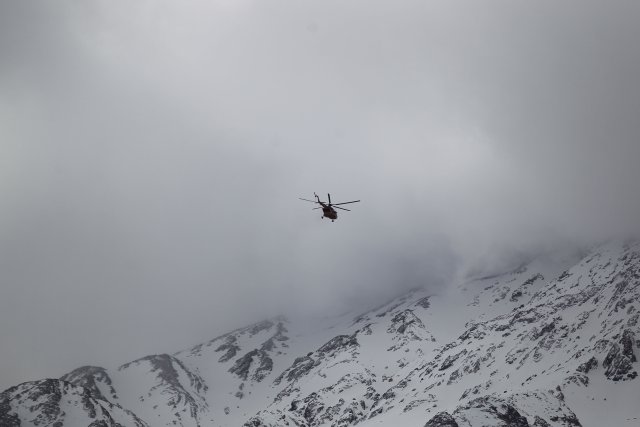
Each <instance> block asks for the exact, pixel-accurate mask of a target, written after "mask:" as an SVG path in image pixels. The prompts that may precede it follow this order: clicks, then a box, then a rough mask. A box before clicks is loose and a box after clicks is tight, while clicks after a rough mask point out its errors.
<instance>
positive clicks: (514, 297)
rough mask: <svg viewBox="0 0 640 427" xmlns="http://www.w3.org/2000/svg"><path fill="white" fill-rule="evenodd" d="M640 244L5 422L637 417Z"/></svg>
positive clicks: (264, 325)
mask: <svg viewBox="0 0 640 427" xmlns="http://www.w3.org/2000/svg"><path fill="white" fill-rule="evenodd" d="M639 320H640V244H638V243H628V244H622V243H610V244H607V245H604V246H601V247H598V248H596V249H594V250H592V251H590V252H589V253H587V254H586V255H585V254H582V255H577V254H576V255H564V256H548V257H539V258H536V259H534V260H533V261H531V262H529V263H527V264H525V265H523V266H521V267H519V268H518V269H516V270H514V271H509V272H506V273H503V274H499V275H495V276H492V277H482V278H477V279H473V280H468V281H466V282H464V283H460V284H452V285H451V286H450V287H448V288H447V290H446V291H445V292H443V293H440V294H436V295H433V294H430V293H429V292H428V291H426V290H415V291H412V292H410V293H407V294H405V295H402V296H401V297H399V298H396V299H394V300H393V301H390V302H388V303H386V304H384V305H382V306H380V307H378V308H375V309H373V310H370V311H368V312H366V313H362V314H358V315H345V316H341V317H338V318H331V319H326V320H325V321H324V322H318V321H316V320H314V321H311V320H309V321H305V320H300V319H298V320H295V321H293V320H288V319H286V318H274V319H269V320H266V321H264V322H261V323H257V324H254V325H251V326H248V327H245V328H241V329H237V330H235V331H232V332H229V333H227V334H225V335H222V336H219V337H217V338H214V339H212V340H211V341H208V342H205V343H202V344H199V345H196V346H194V347H193V348H190V349H186V350H183V351H179V352H177V353H173V354H160V355H151V356H146V357H143V358H141V359H138V360H135V361H132V362H130V363H127V364H125V365H122V366H121V367H119V368H117V369H113V370H112V369H104V368H99V367H92V366H86V367H82V368H78V369H76V370H74V371H73V372H70V373H69V374H67V375H64V376H63V377H62V378H60V379H46V380H42V381H35V382H28V383H24V384H20V385H18V386H15V387H12V388H9V389H7V390H5V391H4V392H2V393H1V394H0V426H2V427H5V426H6V427H8V426H20V425H38V426H55V427H59V426H88V425H90V426H135V427H141V426H153V427H155V426H185V427H187V426H189V427H191V426H234V427H235V426H243V425H244V426H249V427H251V426H253V427H258V426H309V427H311V426H351V425H356V424H358V425H359V426H363V427H369V426H374V425H381V426H391V425H393V426H415V427H418V426H420V427H422V426H430V427H436V426H440V427H445V426H447V427H451V426H474V427H475V426H537V427H542V426H567V427H569V426H574V427H575V426H586V427H588V426H605V425H607V426H638V425H640V379H639V378H637V377H638V373H637V372H638V370H640V369H639V368H640V366H639V364H638V360H637V359H638V355H640V349H639V347H640V324H639Z"/></svg>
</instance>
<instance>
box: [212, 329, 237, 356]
mask: <svg viewBox="0 0 640 427" xmlns="http://www.w3.org/2000/svg"><path fill="white" fill-rule="evenodd" d="M237 340H238V339H237V338H236V337H235V336H234V335H228V336H227V338H226V340H225V343H224V344H222V345H220V346H219V347H218V348H216V350H215V351H216V352H219V351H224V352H225V354H223V355H222V356H220V359H218V361H219V362H226V361H227V360H230V359H232V358H233V357H235V356H236V354H237V353H238V351H240V346H238V345H237V344H236V341H237Z"/></svg>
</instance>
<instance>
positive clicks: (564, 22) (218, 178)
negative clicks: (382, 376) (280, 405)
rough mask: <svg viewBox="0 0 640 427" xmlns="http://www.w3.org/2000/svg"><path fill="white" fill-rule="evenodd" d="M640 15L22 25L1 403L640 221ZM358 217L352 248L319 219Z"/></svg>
mask: <svg viewBox="0 0 640 427" xmlns="http://www.w3.org/2000/svg"><path fill="white" fill-rule="evenodd" d="M638 22H640V3H638V2H636V1H628V2H622V1H620V2H617V1H608V2H602V1H598V2H595V1H594V2H590V1H569V0H567V1H561V2H559V1H535V2H524V1H495V0H487V1H482V2H480V1H438V2H434V1H426V0H419V1H418V0H416V1H371V0H366V1H365V0H347V1H344V0H341V1H331V0H322V1H276V0H262V1H258V0H254V1H243V0H233V1H231V0H229V1H212V0H202V1H197V0H189V1H169V0H166V1H162V0H154V1H125V0H122V1H106V0H105V1H92V2H85V1H62V0H61V1H56V2H35V1H14V2H10V1H4V2H2V3H1V4H0V286H1V288H0V292H1V295H0V390H1V389H4V388H6V387H9V386H11V385H14V384H17V383H19V382H22V381H26V380H33V379H38V378H43V377H58V376H60V375H62V374H64V373H66V372H67V371H69V370H71V369H73V368H76V367H78V366H80V365H83V364H93V365H102V366H106V367H110V368H113V367H117V366H118V365H120V364H122V363H124V362H127V361H130V360H132V359H135V358H138V357H141V356H144V355H146V354H150V353H159V352H174V351H177V350H180V349H182V348H185V347H188V346H190V345H192V344H196V343H198V342H201V341H204V340H207V339H209V338H212V337H214V336H216V335H218V334H220V333H222V332H225V331H226V330H228V329H230V328H235V327H238V326H242V325H244V324H246V323H249V322H251V321H255V320H258V319H260V318H261V317H262V316H265V315H269V314H272V313H274V312H277V311H279V310H281V309H285V308H287V306H291V305H294V306H297V307H298V308H304V310H307V309H308V308H313V309H314V310H316V311H318V310H326V308H327V307H330V308H331V309H332V310H335V309H338V308H341V307H343V306H345V307H348V306H349V305H350V304H351V303H353V302H354V301H360V302H362V301H368V300H369V299H375V298H376V297H377V296H378V295H386V294H392V293H394V292H397V291H401V290H403V289H406V288H409V287H413V286H428V287H431V288H432V289H433V290H434V292H438V291H440V290H442V289H443V287H444V286H446V285H447V284H448V283H451V281H452V280H454V279H453V278H454V277H456V276H457V275H458V274H460V272H462V271H466V270H469V269H470V268H475V269H477V268H483V269H485V268H486V269H491V268H500V267H502V266H504V265H508V264H509V263H510V262H512V261H513V260H514V259H516V258H518V257H519V256H522V255H523V254H528V253H531V252H532V251H536V250H540V249H541V248H550V247H553V246H554V245H556V244H558V242H563V241H568V242H571V243H577V242H579V243H583V242H588V241H590V240H591V239H601V238H604V237H606V236H609V235H615V234H622V235H626V234H627V233H630V232H631V231H632V230H634V227H636V226H637V218H640V190H639V188H640V166H639V163H640V84H639V81H638V79H639V77H638V76H640V43H639V41H640V25H638ZM314 191H315V192H318V194H320V195H323V196H324V195H325V194H326V193H327V192H330V193H331V195H332V199H333V201H334V202H335V201H348V200H354V199H361V200H362V202H361V203H359V204H354V205H351V208H352V212H344V211H340V212H339V215H340V217H339V219H338V221H336V222H335V223H333V224H332V223H330V222H328V221H327V220H326V219H324V220H321V219H320V213H319V211H317V210H316V211H312V210H311V208H312V207H313V206H312V205H311V204H307V203H305V202H302V201H299V200H298V199H297V198H298V197H305V198H312V197H313V192H314Z"/></svg>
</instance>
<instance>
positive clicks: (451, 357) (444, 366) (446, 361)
mask: <svg viewBox="0 0 640 427" xmlns="http://www.w3.org/2000/svg"><path fill="white" fill-rule="evenodd" d="M465 354H467V350H466V349H464V350H462V351H460V352H459V353H456V354H453V355H449V356H447V358H446V359H444V362H442V365H441V366H440V368H439V370H440V371H444V370H445V369H449V368H450V367H452V366H453V364H454V363H455V362H456V360H458V359H459V358H460V357H461V356H464V355H465Z"/></svg>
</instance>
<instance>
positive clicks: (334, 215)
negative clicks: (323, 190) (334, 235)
mask: <svg viewBox="0 0 640 427" xmlns="http://www.w3.org/2000/svg"><path fill="white" fill-rule="evenodd" d="M322 213H323V215H324V216H325V217H327V218H329V219H330V220H332V221H333V220H336V219H338V212H336V211H335V209H333V208H332V207H331V206H327V205H324V204H323V205H322Z"/></svg>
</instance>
